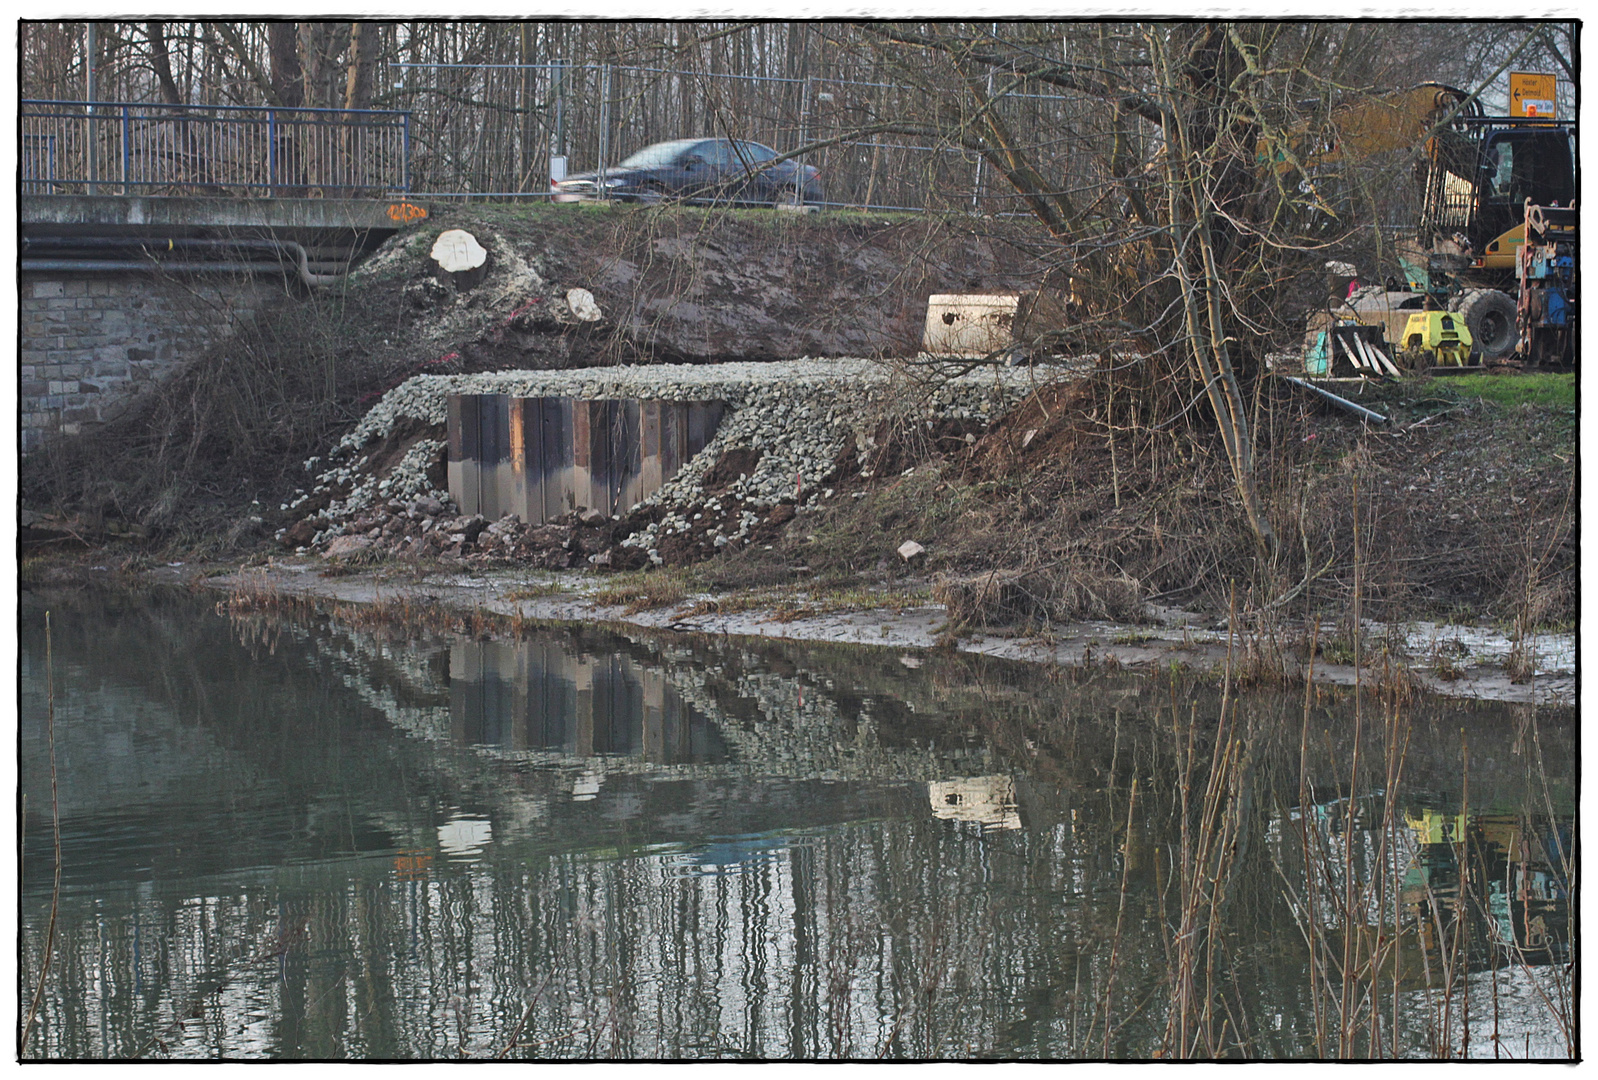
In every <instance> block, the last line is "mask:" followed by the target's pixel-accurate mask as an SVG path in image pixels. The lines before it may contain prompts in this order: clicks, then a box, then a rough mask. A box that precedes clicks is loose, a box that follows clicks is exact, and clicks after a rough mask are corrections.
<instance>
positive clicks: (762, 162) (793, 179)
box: [550, 139, 825, 206]
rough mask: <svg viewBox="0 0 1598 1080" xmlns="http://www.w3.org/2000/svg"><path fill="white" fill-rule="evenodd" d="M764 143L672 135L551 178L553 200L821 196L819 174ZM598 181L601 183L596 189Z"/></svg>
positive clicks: (784, 201) (780, 202)
mask: <svg viewBox="0 0 1598 1080" xmlns="http://www.w3.org/2000/svg"><path fill="white" fill-rule="evenodd" d="M776 157H777V152H776V151H775V150H773V149H772V148H771V147H769V146H762V145H761V144H760V143H757V142H747V141H745V140H743V139H675V140H673V141H672V142H663V143H655V144H654V145H653V146H646V147H644V148H643V149H642V150H640V151H638V153H636V154H634V155H632V156H631V157H629V158H627V159H625V160H624V161H622V162H621V163H620V164H618V165H613V166H611V167H610V168H608V169H606V170H605V175H604V178H603V180H601V178H600V175H599V172H598V171H597V170H593V171H590V172H580V173H573V174H572V175H571V176H568V177H567V178H566V179H564V180H557V181H555V182H553V183H552V184H551V185H550V187H551V189H552V190H553V191H554V192H555V201H556V202H583V201H586V200H590V199H619V200H626V201H634V202H645V203H655V202H662V201H664V200H666V199H684V200H691V201H694V202H735V203H745V204H753V205H758V206H799V205H803V204H805V203H819V202H822V201H823V200H824V199H825V194H824V193H823V191H822V188H821V172H820V170H818V169H816V168H815V167H814V166H811V165H801V164H799V163H798V162H797V161H791V160H790V161H777V162H776V163H775V164H771V162H773V161H775V159H776ZM601 183H603V187H601Z"/></svg>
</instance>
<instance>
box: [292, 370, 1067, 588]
mask: <svg viewBox="0 0 1598 1080" xmlns="http://www.w3.org/2000/svg"><path fill="white" fill-rule="evenodd" d="M1064 374H1065V371H1064V369H1059V368H1048V367H1040V368H1035V369H1027V368H1001V367H991V366H990V367H984V368H981V369H978V370H972V371H968V372H965V373H964V374H956V375H950V374H947V373H945V374H941V375H936V376H934V373H933V371H932V370H931V369H930V368H926V367H924V366H918V365H907V364H905V363H904V362H898V363H895V362H884V361H873V360H861V359H846V360H817V359H810V358H806V359H802V360H797V361H789V362H782V363H727V364H706V365H665V364H660V365H647V366H629V367H612V368H583V369H576V370H563V371H525V370H519V371H503V372H494V373H490V374H479V375H420V376H416V377H414V378H412V379H409V380H407V381H406V382H404V383H402V384H401V385H400V386H397V387H395V388H394V389H393V390H391V391H389V392H388V394H386V395H385V396H384V397H383V398H382V399H381V400H380V401H379V402H378V403H377V404H376V405H375V406H374V407H373V408H372V410H371V411H370V412H369V413H367V415H366V416H365V417H364V418H363V419H362V420H361V422H360V424H359V425H358V426H357V427H356V428H355V430H354V431H352V432H350V433H349V434H348V435H346V436H345V437H344V439H343V440H342V441H341V442H340V443H339V445H338V446H337V447H336V448H335V450H334V451H333V452H332V453H331V454H330V455H329V461H327V462H324V461H322V460H321V459H316V458H313V459H311V460H310V461H308V462H306V468H307V470H308V471H313V472H314V471H316V470H317V469H318V468H320V472H319V474H318V475H317V479H316V482H315V485H314V487H313V488H312V490H311V491H309V492H302V493H300V494H299V495H298V496H297V497H296V499H295V500H294V501H293V502H291V503H289V504H286V505H285V507H284V509H285V510H288V511H290V512H293V511H295V510H301V511H302V512H303V513H304V514H305V516H306V518H307V519H308V520H311V521H313V523H314V524H315V525H316V530H315V532H314V535H311V536H310V537H309V538H308V541H309V542H308V543H307V542H306V541H307V536H306V532H307V527H301V528H299V529H298V531H296V530H295V529H294V528H291V529H288V530H284V533H283V534H280V539H284V541H285V542H286V543H289V544H290V545H291V546H297V547H304V548H305V549H307V550H326V551H327V552H328V553H329V554H334V555H347V554H353V553H354V552H355V551H359V550H365V549H367V548H369V547H371V546H373V545H376V544H379V543H380V542H382V541H384V540H385V539H387V540H390V541H394V543H392V544H390V545H388V547H389V549H390V550H391V552H392V553H394V554H415V555H420V554H434V555H445V556H450V555H453V556H457V557H469V556H490V557H491V556H495V555H497V556H499V557H501V558H509V559H528V558H531V559H532V561H534V562H536V563H537V564H538V565H545V566H567V565H578V564H579V562H580V560H581V557H583V556H586V558H587V561H588V562H589V563H591V564H595V565H601V566H623V565H627V566H635V565H643V563H644V562H645V561H646V560H647V561H651V562H655V563H657V564H658V563H661V562H663V561H667V557H666V555H663V553H662V552H663V550H665V551H667V552H668V553H669V552H671V551H673V550H677V551H678V552H679V554H680V549H682V548H683V546H684V544H685V543H686V544H689V545H691V546H692V547H693V548H695V549H696V553H697V554H698V556H699V557H703V556H704V555H708V554H713V553H714V552H715V551H718V550H720V549H722V548H724V547H726V546H727V545H742V544H745V543H749V542H751V541H752V540H754V539H759V538H763V537H762V536H760V535H759V534H761V533H762V532H763V531H769V530H764V529H763V526H767V525H772V526H780V525H781V524H782V523H783V522H785V521H787V520H788V519H790V518H791V517H792V516H793V513H794V511H796V510H797V509H799V508H801V507H803V506H804V505H806V504H808V503H810V502H812V501H813V500H816V499H821V498H828V497H830V496H831V494H832V492H831V490H830V489H829V488H828V487H827V484H828V483H829V482H830V481H832V480H833V479H834V478H835V477H836V476H838V475H839V474H840V470H841V469H846V468H847V469H850V470H851V471H853V472H855V473H858V472H859V471H860V469H861V468H862V466H863V465H864V464H865V463H866V461H867V458H868V454H869V452H870V450H871V449H873V447H874V435H873V432H874V431H875V430H876V429H877V428H878V426H879V425H880V424H881V423H882V421H883V420H884V419H886V418H892V419H893V421H894V422H896V423H905V422H925V423H929V424H930V423H931V422H933V421H935V420H957V421H965V422H969V423H970V424H971V425H973V426H977V427H982V426H986V424H987V422H988V421H989V420H990V419H994V418H997V417H998V416H999V415H1000V414H1001V413H1003V412H1004V411H1006V410H1007V409H1008V408H1009V407H1010V406H1011V405H1012V404H1014V403H1015V402H1016V401H1017V400H1019V399H1020V398H1022V397H1024V396H1025V395H1027V394H1028V393H1031V392H1032V391H1033V390H1035V389H1036V388H1037V387H1038V386H1040V385H1042V384H1044V383H1046V382H1048V381H1051V380H1053V379H1057V378H1059V377H1061V376H1062V375H1064ZM451 394H507V395H511V396H515V397H572V398H577V399H582V400H603V399H638V400H663V401H723V402H725V403H726V404H727V406H728V411H727V412H726V414H725V415H724V416H723V418H722V421H721V425H720V427H719V428H718V429H717V431H716V435H715V437H714V439H712V441H711V442H710V443H709V445H707V446H706V447H705V449H704V450H703V451H701V452H700V453H699V454H697V455H696V456H695V457H694V458H692V459H691V460H690V461H688V462H687V463H686V464H685V465H684V466H683V467H682V468H681V469H680V470H679V471H678V473H677V474H676V475H675V476H674V477H672V478H671V479H670V480H668V481H667V482H666V483H665V484H664V485H663V486H662V487H661V488H660V489H659V490H658V491H656V492H655V493H653V494H652V495H650V496H648V497H647V498H646V499H644V500H643V501H642V502H640V503H639V504H637V505H635V506H634V507H632V509H631V511H630V512H629V513H627V514H626V515H623V516H622V517H621V518H619V519H616V520H612V519H610V518H608V517H605V516H604V515H601V514H598V513H596V512H594V511H588V512H587V513H582V512H581V510H582V508H579V512H577V513H574V514H572V515H568V516H569V517H571V518H572V520H571V521H570V522H567V521H565V519H561V520H560V521H557V522H554V523H551V524H546V525H542V526H529V525H526V524H523V523H520V522H518V521H515V520H514V519H513V516H512V518H511V519H508V520H502V521H501V522H495V523H488V522H483V521H481V520H480V519H479V520H477V521H473V520H471V519H470V518H462V517H460V516H459V514H458V511H457V509H456V508H455V507H454V505H453V503H452V501H451V500H450V498H449V495H448V492H446V491H443V490H441V489H440V486H441V484H442V476H443V469H442V467H441V466H442V463H443V460H444V455H445V453H446V450H447V444H446V442H445V438H446V431H445V427H446V423H447V417H448V399H449V396H450V395H451ZM402 436H404V437H403V438H401V437H402ZM718 466H720V467H719V468H718ZM318 507H320V508H321V509H320V511H319V515H320V516H317V508H318ZM396 521H398V522H399V523H400V524H399V525H398V526H396ZM585 529H587V530H599V532H600V534H601V535H597V536H596V535H584V533H583V530H585ZM429 533H436V534H438V537H441V538H442V542H440V541H439V539H438V538H437V537H435V538H434V539H431V540H430V539H429V538H428V536H427V534H429ZM485 534H487V537H488V539H487V541H486V545H485V541H484V539H483V538H484V536H485ZM340 538H344V539H343V540H342V541H341V540H340ZM358 540H366V541H369V542H370V543H364V544H363V543H359V542H358ZM530 540H531V541H532V546H533V547H535V548H537V549H538V550H528V542H529V541H530ZM553 541H558V542H559V545H558V546H559V550H560V552H561V553H563V554H564V556H565V557H563V556H562V555H555V556H554V557H553V558H551V557H550V552H551V551H552V548H551V543H552V542H553ZM496 549H497V550H496ZM670 561H673V562H677V561H683V560H682V559H681V558H673V559H671V560H670Z"/></svg>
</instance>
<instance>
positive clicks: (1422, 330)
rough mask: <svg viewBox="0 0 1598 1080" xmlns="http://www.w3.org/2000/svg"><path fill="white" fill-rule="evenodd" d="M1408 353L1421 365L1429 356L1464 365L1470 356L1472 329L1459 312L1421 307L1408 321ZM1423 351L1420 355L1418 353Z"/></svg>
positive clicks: (1405, 351) (1440, 362)
mask: <svg viewBox="0 0 1598 1080" xmlns="http://www.w3.org/2000/svg"><path fill="white" fill-rule="evenodd" d="M1403 342H1404V353H1405V354H1406V355H1407V356H1413V357H1415V359H1414V360H1413V361H1412V362H1411V366H1414V367H1418V366H1420V365H1421V363H1423V362H1424V358H1425V357H1435V358H1436V362H1437V363H1438V364H1454V365H1456V366H1458V367H1464V366H1465V361H1466V360H1468V359H1469V358H1470V345H1471V342H1470V330H1469V329H1468V328H1466V326H1465V320H1464V319H1462V318H1461V317H1460V316H1459V315H1457V314H1454V313H1450V312H1447V311H1417V312H1415V314H1413V315H1411V316H1410V317H1409V322H1407V323H1406V324H1405V325H1404V337H1403ZM1416 354H1420V355H1418V356H1417V355H1416Z"/></svg>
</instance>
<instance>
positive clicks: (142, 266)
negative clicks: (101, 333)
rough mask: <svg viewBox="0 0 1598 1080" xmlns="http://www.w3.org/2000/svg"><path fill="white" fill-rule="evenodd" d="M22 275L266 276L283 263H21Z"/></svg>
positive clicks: (79, 260) (91, 261)
mask: <svg viewBox="0 0 1598 1080" xmlns="http://www.w3.org/2000/svg"><path fill="white" fill-rule="evenodd" d="M21 269H22V272H23V273H27V272H29V271H34V272H62V271H69V272H117V273H123V272H127V271H132V270H145V271H154V270H160V271H163V272H165V273H181V274H266V273H276V274H280V273H282V272H283V264H282V263H242V262H205V263H202V262H192V263H183V262H177V263H156V262H150V261H149V260H146V259H23V260H22V265H21Z"/></svg>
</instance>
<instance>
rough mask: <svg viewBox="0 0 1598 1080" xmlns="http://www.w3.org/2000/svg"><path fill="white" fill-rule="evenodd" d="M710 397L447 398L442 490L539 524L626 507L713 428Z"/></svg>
mask: <svg viewBox="0 0 1598 1080" xmlns="http://www.w3.org/2000/svg"><path fill="white" fill-rule="evenodd" d="M725 408H726V406H725V404H724V403H723V402H719V401H691V402H683V401H638V400H605V401H579V400H577V399H574V398H569V397H538V398H521V397H511V396H510V395H507V394H452V395H450V398H449V493H450V496H451V497H452V498H453V499H454V500H455V502H456V504H457V505H459V506H460V508H461V512H462V513H466V514H482V515H483V516H484V517H486V518H490V519H495V518H500V517H503V516H504V515H505V514H507V513H513V514H516V515H517V516H518V517H520V518H521V519H522V520H523V521H526V522H528V523H530V524H535V525H536V524H542V523H544V522H547V521H551V520H553V519H555V518H558V517H560V516H561V515H562V514H565V513H568V512H570V511H572V510H578V509H585V508H586V509H597V510H602V511H604V512H605V513H607V514H620V513H625V512H626V511H627V510H628V509H630V508H631V507H632V506H633V505H634V504H635V503H637V502H639V501H640V500H642V499H644V498H647V497H648V496H649V495H650V494H651V493H653V492H655V491H657V490H658V489H659V488H660V486H661V485H662V484H664V483H665V482H666V481H667V480H669V479H671V478H672V476H674V475H675V474H676V472H677V470H678V469H680V468H682V466H683V465H684V464H685V463H686V462H687V461H688V460H689V459H690V458H692V457H693V456H694V455H695V454H697V453H699V451H701V450H703V449H704V448H705V446H706V445H707V444H708V443H709V442H710V440H711V439H712V438H713V437H714V436H715V434H716V427H717V426H718V425H719V424H720V423H721V416H722V413H723V411H724V410H725Z"/></svg>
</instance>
